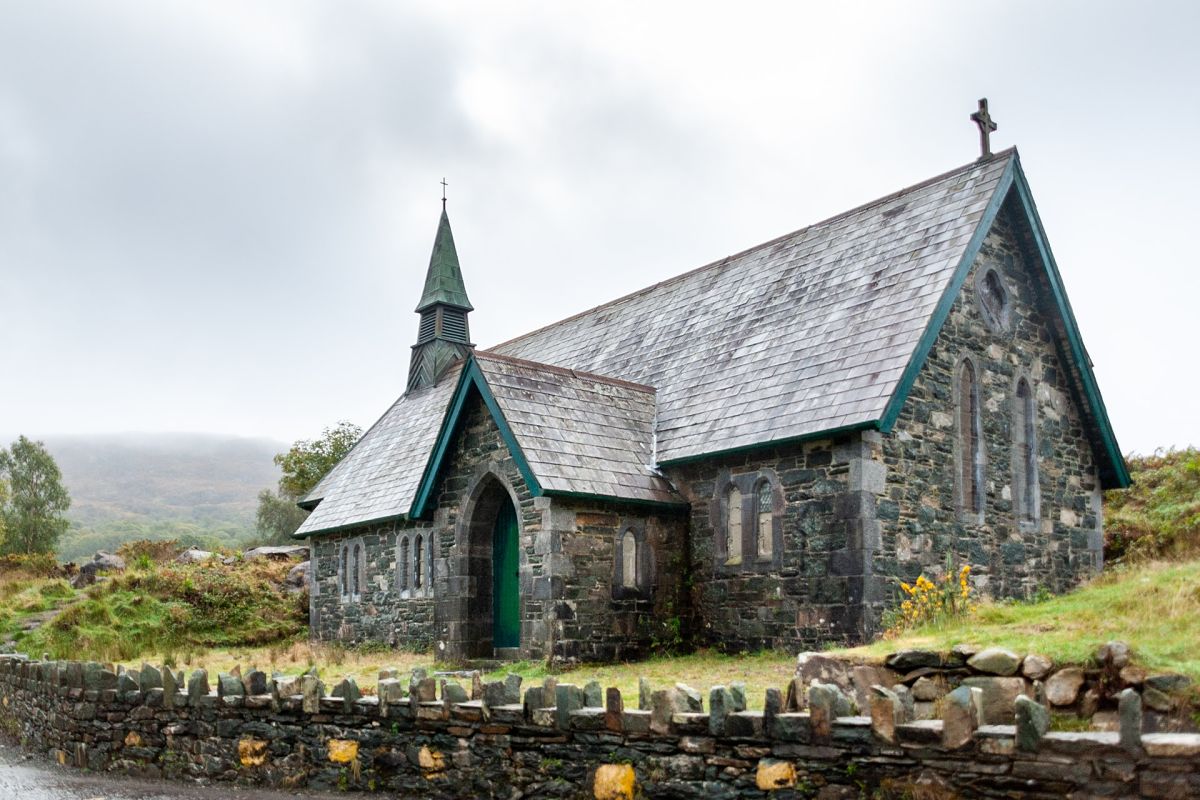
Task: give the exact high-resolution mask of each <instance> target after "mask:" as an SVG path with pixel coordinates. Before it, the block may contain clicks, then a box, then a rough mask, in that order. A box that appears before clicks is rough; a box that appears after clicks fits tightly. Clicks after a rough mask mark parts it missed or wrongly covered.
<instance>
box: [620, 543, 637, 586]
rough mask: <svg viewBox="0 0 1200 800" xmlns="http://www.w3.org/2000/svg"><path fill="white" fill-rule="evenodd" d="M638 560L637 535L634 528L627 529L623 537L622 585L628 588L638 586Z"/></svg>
mask: <svg viewBox="0 0 1200 800" xmlns="http://www.w3.org/2000/svg"><path fill="white" fill-rule="evenodd" d="M637 562H638V545H637V537H635V536H634V535H633V530H627V531H625V535H624V536H622V537H621V585H622V586H624V587H625V588H626V589H635V588H637V585H638V574H637Z"/></svg>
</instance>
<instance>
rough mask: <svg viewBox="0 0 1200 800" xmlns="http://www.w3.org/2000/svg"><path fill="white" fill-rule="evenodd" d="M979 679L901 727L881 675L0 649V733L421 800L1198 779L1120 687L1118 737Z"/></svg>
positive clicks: (1037, 786)
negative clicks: (293, 661)
mask: <svg viewBox="0 0 1200 800" xmlns="http://www.w3.org/2000/svg"><path fill="white" fill-rule="evenodd" d="M979 691H980V690H978V689H973V690H969V689H967V688H966V687H963V688H962V689H960V690H958V692H959V694H958V695H953V696H950V697H948V698H947V702H946V703H945V710H944V712H943V718H942V719H938V720H925V721H917V722H908V721H905V718H904V716H903V706H902V704H901V703H899V702H898V701H897V699H896V696H895V695H894V694H892V693H890V692H889V691H888V690H886V689H884V688H882V687H881V688H880V689H878V690H872V699H871V701H870V704H869V705H870V708H869V710H870V716H846V713H845V711H847V710H848V707H846V708H845V709H843V704H844V703H845V698H844V697H841V696H840V695H839V693H838V692H837V690H836V688H835V687H833V686H832V685H827V684H821V683H816V684H814V685H812V686H810V687H809V689H808V692H807V698H806V700H807V711H795V710H792V709H793V708H794V707H795V705H796V698H795V697H794V693H790V694H789V698H788V700H787V701H786V702H785V701H784V700H783V699H782V696H781V693H780V692H779V691H777V690H768V692H767V696H766V698H765V706H764V710H763V711H746V710H744V709H745V707H746V698H745V695H744V691H742V690H740V689H739V687H737V686H733V687H714V688H713V689H712V690H711V692H710V693H709V696H708V698H707V703H704V700H703V699H702V698H701V697H700V696H699V694H698V693H695V692H692V691H690V690H687V689H686V688H683V687H680V688H674V689H660V690H656V691H652V692H651V691H646V692H644V693H643V697H641V698H639V702H638V705H639V708H638V709H637V710H632V709H627V708H625V707H624V705H623V698H622V697H621V695H620V693H619V692H617V691H616V690H615V689H610V690H608V691H607V692H605V693H604V694H601V690H600V688H599V686H597V685H596V684H589V685H588V686H586V687H578V686H573V685H570V684H556V683H555V682H554V681H553V679H549V680H548V681H547V682H546V684H543V685H541V686H534V687H531V688H529V689H527V690H526V691H525V692H524V694H523V696H522V694H521V692H520V681H519V679H517V678H515V676H512V677H511V678H510V680H508V681H504V682H497V683H487V684H484V683H480V682H478V680H477V679H476V680H475V681H474V682H473V683H472V685H471V687H470V689H469V690H468V688H467V687H464V686H462V685H460V684H459V683H458V682H457V681H455V680H453V679H452V678H451V679H445V680H442V681H438V680H437V679H436V678H434V677H428V676H425V675H423V674H414V675H413V676H412V678H411V679H410V680H407V681H403V682H402V681H401V680H399V679H397V678H395V677H387V678H384V679H382V680H381V681H380V683H379V686H378V694H377V695H376V696H373V697H360V696H359V693H358V692H357V689H356V687H354V685H353V684H352V683H350V682H348V681H344V682H342V683H341V684H339V685H338V686H337V687H335V688H334V689H333V692H334V695H338V696H334V695H327V694H326V691H325V687H324V686H322V685H321V683H320V681H319V680H318V679H317V678H316V677H315V676H306V677H304V678H301V679H296V678H286V679H284V678H280V679H278V680H271V679H268V678H266V676H264V675H263V674H262V673H261V672H250V673H247V674H246V675H245V676H244V677H243V676H232V675H221V676H219V679H218V684H217V690H216V691H215V692H213V691H209V687H208V681H207V676H206V675H204V674H202V673H200V672H197V673H194V674H193V675H192V676H191V678H189V679H188V680H187V685H186V687H185V686H184V680H183V676H182V675H180V674H177V673H174V672H173V671H171V670H169V669H165V668H164V669H161V670H159V669H155V668H153V667H144V668H143V669H142V670H140V671H138V672H136V673H131V672H123V673H118V672H114V671H113V670H112V669H111V668H109V667H108V666H106V665H102V664H95V663H80V662H38V661H28V660H25V659H23V658H19V657H0V730H2V731H3V732H4V733H5V734H7V735H9V736H11V737H14V738H17V739H19V740H20V741H21V742H23V743H24V744H25V745H26V746H27V747H29V748H30V749H32V750H34V751H38V752H41V753H47V754H49V755H51V756H52V757H54V758H56V759H57V760H58V761H59V762H60V763H62V764H65V765H73V766H77V767H83V768H88V769H92V770H96V771H114V772H125V773H133V774H140V775H152V776H165V777H170V778H186V779H197V778H203V779H207V780H212V781H227V782H237V783H241V784H247V785H271V786H281V787H289V788H293V787H302V786H308V787H314V788H339V789H346V790H351V789H354V790H366V791H390V792H396V793H399V794H401V795H405V796H419V797H432V798H457V797H467V796H474V797H512V796H525V797H562V798H576V797H578V798H584V797H596V798H611V799H613V800H618V799H620V798H630V799H631V798H633V797H635V796H642V797H647V798H652V797H673V798H680V797H704V798H710V799H711V798H751V797H765V796H768V795H770V794H772V793H774V796H778V797H785V796H789V797H819V798H823V800H831V799H832V798H851V797H855V798H857V797H860V796H863V795H864V794H868V795H869V794H870V793H873V792H882V793H884V794H879V795H877V796H882V797H911V796H937V797H945V798H953V797H980V796H984V797H986V796H993V797H1009V798H1021V797H1051V796H1054V797H1058V796H1061V797H1101V796H1103V797H1179V798H1184V797H1194V796H1197V794H1200V736H1198V735H1195V734H1182V733H1177V734H1171V733H1158V734H1142V733H1141V730H1140V725H1136V724H1135V723H1136V722H1137V721H1139V720H1140V710H1141V706H1140V702H1137V701H1136V698H1137V695H1136V693H1129V694H1126V695H1123V697H1122V726H1121V729H1120V731H1119V732H1116V733H1094V734H1089V733H1054V732H1047V731H1046V730H1045V726H1044V719H1042V718H1041V717H1040V716H1039V714H1038V713H1036V712H1035V711H1032V710H1031V708H1032V707H1033V706H1036V703H1033V702H1032V701H1030V700H1029V699H1028V698H1026V697H1025V696H1020V697H1019V698H1018V699H1017V701H1016V706H1017V714H1016V724H1015V725H979V721H978V716H977V711H976V709H977V707H978V693H979ZM963 693H965V694H963ZM704 705H707V707H708V712H707V713H705V712H704V711H703V710H702V706H704ZM1037 707H1038V708H1040V706H1037ZM935 790H936V794H935V793H934V791H935ZM918 792H921V793H920V794H918ZM886 793H890V794H886Z"/></svg>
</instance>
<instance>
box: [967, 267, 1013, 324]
mask: <svg viewBox="0 0 1200 800" xmlns="http://www.w3.org/2000/svg"><path fill="white" fill-rule="evenodd" d="M975 293H976V296H977V297H978V299H979V311H980V313H981V314H982V316H983V321H984V322H985V323H987V326H988V327H989V328H991V329H992V330H993V331H995V332H997V333H1000V332H1003V331H1007V330H1008V329H1009V328H1010V327H1011V326H1012V303H1011V302H1010V301H1009V295H1008V289H1007V288H1005V286H1004V279H1003V278H1001V277H1000V273H999V272H997V271H996V270H995V269H988V270H986V271H985V272H983V274H982V275H980V276H979V278H978V279H977V281H976V283H975Z"/></svg>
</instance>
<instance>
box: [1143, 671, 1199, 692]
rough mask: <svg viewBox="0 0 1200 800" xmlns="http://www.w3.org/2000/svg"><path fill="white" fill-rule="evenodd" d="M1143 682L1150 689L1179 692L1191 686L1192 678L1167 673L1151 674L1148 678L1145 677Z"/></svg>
mask: <svg viewBox="0 0 1200 800" xmlns="http://www.w3.org/2000/svg"><path fill="white" fill-rule="evenodd" d="M1145 683H1146V685H1147V686H1149V687H1150V688H1152V689H1158V690H1159V691H1160V692H1166V693H1167V694H1172V693H1174V692H1181V691H1183V690H1184V689H1186V688H1187V687H1189V686H1191V685H1192V679H1191V678H1189V677H1188V676H1187V675H1177V674H1175V673H1168V674H1165V675H1151V676H1150V677H1149V678H1146V681H1145Z"/></svg>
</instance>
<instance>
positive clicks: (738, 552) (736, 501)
mask: <svg viewBox="0 0 1200 800" xmlns="http://www.w3.org/2000/svg"><path fill="white" fill-rule="evenodd" d="M725 508H726V517H725V563H726V564H740V563H742V492H741V490H740V489H738V487H736V486H730V487H729V492H728V493H727V494H726V495H725Z"/></svg>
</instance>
